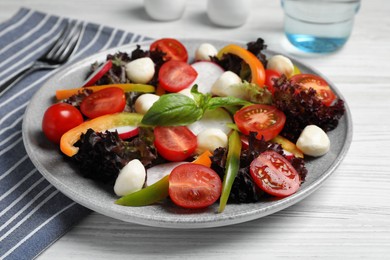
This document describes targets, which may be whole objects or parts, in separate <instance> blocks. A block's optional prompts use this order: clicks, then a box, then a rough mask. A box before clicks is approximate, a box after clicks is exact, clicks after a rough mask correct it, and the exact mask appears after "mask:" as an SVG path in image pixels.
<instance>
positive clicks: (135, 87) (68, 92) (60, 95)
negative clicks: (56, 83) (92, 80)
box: [56, 83, 156, 100]
mask: <svg viewBox="0 0 390 260" xmlns="http://www.w3.org/2000/svg"><path fill="white" fill-rule="evenodd" d="M112 87H116V88H120V89H122V90H123V91H124V92H145V93H153V92H155V90H156V89H155V87H154V86H152V85H145V84H133V83H129V84H109V85H100V86H91V87H83V88H72V89H60V90H57V91H56V98H57V100H62V99H66V98H70V97H71V96H73V95H76V94H78V93H79V92H80V91H82V90H85V89H90V90H92V91H93V92H96V91H99V90H102V89H105V88H112Z"/></svg>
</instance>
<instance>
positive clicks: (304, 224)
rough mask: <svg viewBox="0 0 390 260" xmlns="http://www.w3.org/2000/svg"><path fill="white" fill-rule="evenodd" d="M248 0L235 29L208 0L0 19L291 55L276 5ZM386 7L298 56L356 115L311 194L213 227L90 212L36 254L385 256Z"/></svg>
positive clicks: (120, 2)
mask: <svg viewBox="0 0 390 260" xmlns="http://www.w3.org/2000/svg"><path fill="white" fill-rule="evenodd" d="M76 2H77V4H76ZM253 2H254V5H253V10H252V14H251V16H250V17H249V19H248V22H247V23H246V24H245V25H244V26H243V27H240V28H236V29H226V28H219V27H215V26H213V25H212V24H211V23H210V22H209V20H208V19H207V16H206V1H205V0H188V4H187V9H186V12H185V14H184V16H183V18H182V19H181V20H179V21H174V22H165V23H159V22H155V21H151V20H150V19H149V18H148V17H147V15H146V13H145V11H144V10H143V1H142V0H126V1H125V0H99V1H96V0H78V1H69V0H56V1H51V0H34V1H29V0H1V1H0V21H3V20H6V19H8V18H9V17H10V16H12V15H13V14H14V13H15V12H16V11H17V10H18V9H19V8H20V7H22V6H25V7H28V8H33V9H36V10H41V11H44V12H49V13H53V14H58V15H62V16H66V17H72V18H77V19H83V20H87V21H92V22H96V23H99V24H105V25H109V26H113V27H116V28H119V29H124V30H126V31H132V32H137V33H140V34H144V35H148V36H151V37H155V38H159V37H167V36H169V37H197V38H216V39H232V40H241V41H250V40H254V39H256V38H257V37H262V38H264V39H265V40H266V42H267V44H268V46H269V48H270V49H273V50H276V51H280V52H284V53H288V54H293V53H291V48H289V47H288V45H287V43H286V39H285V37H284V35H283V32H282V24H283V13H282V10H281V7H280V3H279V1H277V0H274V1H269V0H254V1H253ZM389 12H390V2H389V1H388V0H370V1H363V4H362V8H361V10H360V12H359V14H358V16H357V17H356V23H355V28H354V31H353V34H352V36H351V38H350V40H349V42H348V43H347V45H346V46H345V48H343V49H342V50H341V51H339V52H337V53H335V54H332V55H329V56H321V57H318V56H317V57H308V56H302V55H301V56H296V57H298V58H299V59H300V60H301V61H302V62H304V63H307V64H309V65H312V66H314V67H315V68H317V69H318V70H319V71H321V72H322V73H323V74H325V75H326V76H328V78H329V79H331V80H332V81H333V82H334V83H335V84H336V86H337V87H338V88H339V89H340V91H341V92H342V93H343V94H344V97H345V100H346V101H347V103H348V105H349V106H350V109H351V111H352V116H353V128H354V129H353V131H354V133H353V142H352V145H351V148H350V150H349V152H348V154H347V156H346V158H345V159H344V161H343V162H342V164H341V165H340V167H339V168H338V169H337V170H336V172H335V173H334V174H333V175H332V176H331V178H329V179H328V180H327V181H326V182H325V184H324V185H323V186H322V187H321V188H320V189H319V190H317V191H316V192H315V193H314V194H312V195H311V196H309V197H308V198H306V199H305V200H303V201H301V202H300V203H298V204H296V205H294V206H292V207H290V208H288V209H286V210H283V211H281V212H278V213H276V214H273V215H271V216H268V217H265V218H261V219H258V220H255V221H251V222H248V223H243V224H239V225H234V226H227V227H221V228H215V229H202V230H169V229H160V228H151V227H145V226H139V225H135V224H131V223H125V222H121V221H119V220H115V219H111V218H109V217H106V216H103V215H100V214H97V213H93V214H91V215H90V216H89V217H87V218H86V219H84V220H83V221H82V222H81V223H78V224H77V225H76V226H75V227H74V228H73V229H72V230H70V231H69V232H68V233H67V234H66V235H65V236H64V237H62V238H61V239H59V240H58V241H57V242H56V243H54V244H53V245H52V246H51V247H49V248H48V249H47V250H46V251H45V252H44V253H43V254H42V255H41V256H40V257H39V259H73V260H76V259H108V258H110V259H125V258H126V259H136V258H137V259H145V258H146V259H149V258H153V257H158V258H159V259H162V258H167V259H203V258H209V259H211V258H213V259H237V258H238V259H241V258H243V257H244V256H245V259H273V258H286V257H288V259H356V258H359V259H390V115H389V114H390V72H389V71H390V65H389V63H390V16H389V15H388V14H389ZM293 55H294V54H293Z"/></svg>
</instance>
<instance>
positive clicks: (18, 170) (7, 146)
mask: <svg viewBox="0 0 390 260" xmlns="http://www.w3.org/2000/svg"><path fill="white" fill-rule="evenodd" d="M68 22H77V23H81V24H82V26H83V31H82V35H81V36H82V37H81V39H80V41H79V43H78V46H77V47H76V53H75V54H74V55H73V56H72V58H71V60H70V61H69V62H74V61H77V60H80V59H82V58H84V57H86V56H89V55H91V54H94V53H96V52H98V51H100V50H103V49H107V48H111V47H115V46H119V45H123V44H126V43H132V42H137V41H143V40H149V39H147V38H145V37H143V36H140V35H135V34H133V33H126V32H124V31H121V30H116V29H113V28H109V27H106V26H102V25H97V24H92V23H88V22H84V21H71V20H70V19H67V18H64V17H58V16H54V15H50V14H45V13H42V12H37V11H34V10H30V9H26V8H22V9H20V10H19V11H18V12H17V13H16V14H15V15H14V16H13V17H12V18H10V19H9V20H7V21H5V22H3V23H1V24H0V84H3V83H4V82H6V81H7V80H8V79H9V78H11V77H12V76H13V75H15V74H17V73H18V72H20V71H22V70H24V69H25V68H26V67H27V66H29V65H30V64H31V63H32V62H33V61H34V60H35V59H37V58H38V57H39V56H40V55H42V54H43V53H44V52H45V50H46V49H47V47H49V46H50V45H51V44H52V43H53V41H54V40H55V39H56V37H58V36H59V34H60V33H61V31H62V30H63V28H64V27H65V26H66V24H67V23H68ZM59 69H61V68H59ZM56 71H57V70H46V71H38V72H35V73H33V74H31V75H30V76H28V77H26V78H25V79H24V80H22V81H20V82H19V83H18V84H17V85H15V86H14V87H13V88H11V89H8V90H7V91H6V92H4V93H3V94H0V259H32V258H34V257H36V256H37V255H38V254H39V253H41V252H42V251H43V250H44V249H45V248H47V247H48V246H49V245H50V244H52V243H53V242H54V241H55V240H57V239H58V238H59V237H61V235H63V234H64V233H65V232H66V231H67V230H69V229H70V228H71V227H72V225H74V224H75V223H77V222H78V221H80V220H81V219H82V218H83V217H85V216H86V215H88V214H89V213H90V211H89V210H88V209H86V208H84V207H82V206H80V205H78V204H77V203H75V202H74V201H72V200H70V199H69V198H67V197H65V196H64V195H63V194H62V193H61V192H59V191H58V190H56V189H55V188H54V187H53V186H52V185H51V184H49V183H48V182H47V181H46V180H45V179H44V178H43V177H42V175H41V174H40V173H39V172H38V171H37V169H35V167H34V166H33V164H32V163H31V161H30V160H29V158H28V156H27V154H26V151H25V149H24V145H23V141H22V130H21V128H22V119H23V114H24V111H25V109H26V106H27V104H28V102H29V100H30V98H31V96H32V95H33V94H34V93H35V92H36V91H37V90H38V89H39V88H40V86H41V85H42V83H43V82H45V81H46V80H47V79H48V78H49V77H50V76H52V75H53V74H54V73H56Z"/></svg>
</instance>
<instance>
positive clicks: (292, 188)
mask: <svg viewBox="0 0 390 260" xmlns="http://www.w3.org/2000/svg"><path fill="white" fill-rule="evenodd" d="M249 170H250V174H251V176H252V178H253V180H254V181H255V183H256V185H257V186H259V188H260V189H262V190H263V191H265V192H267V193H268V194H271V195H274V196H277V197H286V196H289V195H291V194H293V193H295V192H296V191H297V190H298V189H299V186H300V183H301V181H300V178H299V175H298V173H297V171H296V170H295V169H294V167H293V166H292V165H291V163H290V162H289V161H288V160H287V159H286V158H284V157H283V156H282V155H280V154H278V153H277V152H274V151H266V152H264V153H262V154H260V155H259V156H258V157H257V158H256V159H254V160H253V161H252V163H251V165H250V169H249Z"/></svg>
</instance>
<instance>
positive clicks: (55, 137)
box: [42, 103, 84, 143]
mask: <svg viewBox="0 0 390 260" xmlns="http://www.w3.org/2000/svg"><path fill="white" fill-rule="evenodd" d="M83 121H84V120H83V115H82V114H81V113H80V111H79V110H78V109H77V108H75V107H74V106H72V105H69V104H66V103H58V104H54V105H52V106H50V107H49V108H48V109H47V110H46V112H45V114H44V115H43V120H42V130H43V133H44V134H45V136H46V137H47V139H49V140H50V141H52V142H54V143H60V140H61V136H62V135H63V134H64V133H66V132H67V131H68V130H70V129H72V128H74V127H76V126H78V125H79V124H81V123H82V122H83Z"/></svg>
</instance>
